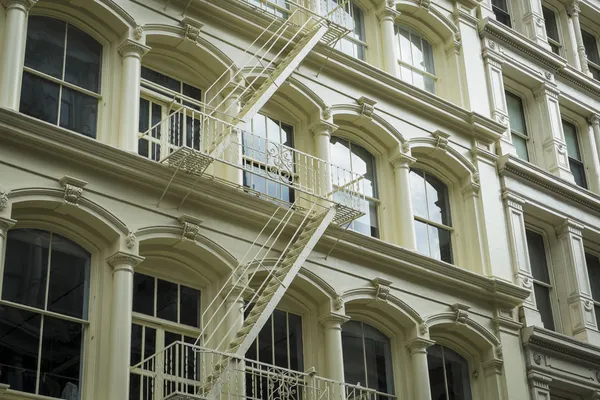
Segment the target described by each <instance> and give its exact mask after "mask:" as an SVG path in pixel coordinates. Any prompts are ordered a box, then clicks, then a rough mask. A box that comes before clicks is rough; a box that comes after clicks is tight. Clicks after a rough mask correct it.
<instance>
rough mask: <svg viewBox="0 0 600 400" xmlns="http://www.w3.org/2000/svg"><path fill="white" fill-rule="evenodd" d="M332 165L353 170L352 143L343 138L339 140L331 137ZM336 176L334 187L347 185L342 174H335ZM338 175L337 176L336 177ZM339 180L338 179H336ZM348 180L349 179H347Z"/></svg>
mask: <svg viewBox="0 0 600 400" xmlns="http://www.w3.org/2000/svg"><path fill="white" fill-rule="evenodd" d="M331 163H332V164H333V165H337V166H338V167H340V168H344V169H347V170H350V169H351V166H350V143H348V141H347V140H344V139H342V138H338V137H335V136H332V137H331ZM333 175H334V181H333V184H334V185H338V186H340V185H343V184H344V183H347V182H346V180H345V178H346V177H344V176H343V175H342V174H333ZM336 175H337V176H336ZM336 178H337V179H336ZM346 179H347V178H346Z"/></svg>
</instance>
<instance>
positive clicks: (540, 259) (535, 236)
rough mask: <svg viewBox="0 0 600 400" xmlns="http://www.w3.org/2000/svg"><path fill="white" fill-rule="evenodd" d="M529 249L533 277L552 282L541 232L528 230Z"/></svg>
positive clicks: (544, 281) (547, 282) (548, 282)
mask: <svg viewBox="0 0 600 400" xmlns="http://www.w3.org/2000/svg"><path fill="white" fill-rule="evenodd" d="M527 249H528V250H529V263H530V265H531V273H532V275H533V279H535V280H537V281H541V282H543V283H546V284H550V276H549V274H548V263H547V260H546V250H545V247H544V237H543V236H542V235H540V234H539V233H536V232H533V231H529V230H528V231H527Z"/></svg>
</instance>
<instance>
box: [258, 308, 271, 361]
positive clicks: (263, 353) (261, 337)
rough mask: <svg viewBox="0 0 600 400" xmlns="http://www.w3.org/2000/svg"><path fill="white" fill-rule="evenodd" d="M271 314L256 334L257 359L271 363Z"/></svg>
mask: <svg viewBox="0 0 600 400" xmlns="http://www.w3.org/2000/svg"><path fill="white" fill-rule="evenodd" d="M272 321H273V316H271V317H269V319H268V320H267V323H266V324H265V326H264V327H263V328H262V330H261V331H260V333H259V334H258V361H260V362H264V363H267V364H273V342H272V340H273V322H272Z"/></svg>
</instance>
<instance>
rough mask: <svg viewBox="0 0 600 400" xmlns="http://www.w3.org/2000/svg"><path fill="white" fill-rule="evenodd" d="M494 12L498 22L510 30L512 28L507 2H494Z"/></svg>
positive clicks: (497, 0)
mask: <svg viewBox="0 0 600 400" xmlns="http://www.w3.org/2000/svg"><path fill="white" fill-rule="evenodd" d="M492 10H493V11H494V15H496V21H498V22H500V23H502V24H504V25H506V26H508V27H509V28H511V27H512V23H511V22H510V12H509V11H508V2H507V0H492Z"/></svg>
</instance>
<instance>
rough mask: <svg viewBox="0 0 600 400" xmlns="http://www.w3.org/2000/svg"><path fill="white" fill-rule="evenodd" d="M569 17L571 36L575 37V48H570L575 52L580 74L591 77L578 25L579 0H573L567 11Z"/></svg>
mask: <svg viewBox="0 0 600 400" xmlns="http://www.w3.org/2000/svg"><path fill="white" fill-rule="evenodd" d="M567 12H568V14H569V16H570V17H571V22H572V24H571V25H569V27H570V28H572V29H573V36H575V42H576V43H575V44H576V46H572V47H573V48H574V49H576V50H575V53H576V54H575V58H577V59H578V60H579V66H580V68H581V72H583V73H584V74H586V75H588V76H591V72H590V69H589V67H588V62H587V55H586V53H585V46H584V45H583V36H582V35H581V24H580V23H579V14H580V12H581V9H580V8H579V0H574V1H573V2H572V3H571V5H570V6H569V8H568V10H567Z"/></svg>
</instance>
